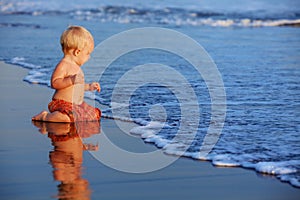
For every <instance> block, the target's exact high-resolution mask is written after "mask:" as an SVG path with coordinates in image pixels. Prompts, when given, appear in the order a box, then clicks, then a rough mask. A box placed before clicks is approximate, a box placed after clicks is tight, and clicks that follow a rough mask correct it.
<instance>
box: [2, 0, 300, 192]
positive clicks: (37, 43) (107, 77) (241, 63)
mask: <svg viewBox="0 0 300 200" xmlns="http://www.w3.org/2000/svg"><path fill="white" fill-rule="evenodd" d="M158 2H159V3H158ZM70 24H76V25H83V26H85V27H86V28H87V29H89V30H90V31H91V33H92V34H93V36H94V37H95V44H96V45H97V44H99V43H100V42H102V41H104V40H105V39H107V38H109V37H110V36H112V35H114V34H117V33H120V32H122V31H126V30H129V29H132V28H142V27H162V28H168V29H172V30H175V31H178V32H181V33H183V34H185V35H187V36H189V37H191V38H192V39H194V40H195V41H197V42H198V43H199V44H201V45H202V46H203V47H204V49H205V50H206V51H207V52H208V54H209V55H210V56H211V58H212V59H213V61H214V62H215V64H216V65H217V67H218V70H219V72H220V74H221V76H222V79H223V82H224V87H225V91H226V106H227V110H226V119H225V122H224V127H223V130H222V134H221V136H220V138H219V140H218V142H217V144H216V145H215V146H214V148H213V150H212V151H211V152H210V153H209V154H208V155H206V156H205V157H199V151H200V148H201V144H202V142H203V139H204V137H205V135H206V133H207V129H208V127H209V124H210V123H211V122H210V117H211V99H210V94H209V91H208V89H207V86H206V83H205V81H204V80H203V79H202V77H201V76H199V75H197V74H196V73H195V70H194V69H193V67H192V66H191V64H190V63H188V62H187V61H186V60H185V59H183V58H181V57H179V56H177V55H174V54H172V53H170V52H165V51H161V50H155V49H143V50H139V51H134V52H130V53H128V54H126V55H123V56H121V57H120V58H118V59H117V60H115V61H114V62H112V63H111V65H110V66H109V67H108V68H107V69H106V70H105V72H104V73H103V74H102V76H101V78H100V76H99V74H97V68H96V67H95V68H89V67H87V66H83V70H84V71H85V74H86V80H87V81H99V82H100V84H101V87H102V91H101V93H96V94H95V95H94V94H91V93H87V97H88V98H93V99H96V100H97V101H99V103H100V104H103V105H105V106H106V107H107V109H104V110H103V115H104V116H105V117H110V118H114V119H120V120H127V121H132V122H135V123H136V124H137V125H139V126H140V127H138V128H135V129H134V130H132V134H134V135H140V137H141V138H142V139H144V141H145V142H149V143H153V144H154V145H156V146H157V147H159V148H163V149H164V151H165V152H166V153H169V154H174V155H177V154H181V153H182V148H183V147H184V148H186V149H187V151H186V152H185V153H184V156H186V157H190V158H193V159H201V160H209V161H211V162H212V163H213V164H214V165H216V166H229V167H244V168H249V169H253V170H256V171H257V172H259V173H263V174H269V175H274V176H277V177H278V178H279V179H280V180H281V181H283V182H288V183H290V184H291V185H292V186H294V187H300V78H299V77H300V64H299V63H300V39H299V38H300V28H299V26H300V2H299V1H296V0H286V1H279V0H275V1H274V0H261V1H258V0H254V1H242V0H224V1H217V0H210V1H209V0H204V1H196V0H187V1H171V0H162V1H153V0H150V1H138V0H135V1H128V2H126V3H125V2H123V1H121V0H113V1H97V0H93V1H92V0H88V1H84V2H83V1H78V0H75V1H72V2H69V1H59V0H55V1H47V2H44V1H33V0H25V1H19V0H11V1H7V0H4V1H3V0H1V1H0V34H1V38H0V41H1V42H0V52H1V54H0V59H1V60H3V61H5V62H7V63H12V64H16V65H19V66H21V67H24V68H28V69H29V72H28V75H27V76H26V77H24V81H26V82H28V83H31V84H40V85H44V86H47V87H49V79H50V76H51V72H52V70H53V68H54V67H55V65H56V64H57V62H58V61H59V59H60V58H61V57H62V53H61V49H60V45H59V37H60V34H61V33H62V31H63V30H64V29H65V28H66V27H67V26H68V25H70ZM92 56H93V55H92ZM147 63H159V64H163V65H167V66H170V67H171V68H173V69H175V70H176V71H177V72H178V73H180V74H182V75H183V76H184V77H185V78H186V79H187V80H188V81H189V83H190V87H192V88H193V90H194V92H195V94H196V95H197V98H198V103H199V109H200V111H201V112H200V121H199V125H198V129H197V133H196V136H195V138H194V139H193V142H191V143H190V141H189V140H190V138H189V137H188V136H186V138H185V137H180V140H176V137H175V136H176V133H177V131H178V130H179V128H180V126H182V125H183V124H184V121H181V113H180V106H184V105H181V104H180V103H179V101H178V99H176V96H175V95H174V93H173V92H172V91H170V89H169V88H167V87H163V86H161V85H159V84H155V83H148V84H145V85H142V86H141V87H139V88H137V89H136V90H135V91H134V93H133V94H132V96H131V99H130V105H129V106H128V107H127V110H129V113H130V116H126V115H125V114H124V115H122V113H121V114H120V113H119V115H113V113H112V110H111V106H112V104H114V103H118V102H112V96H113V92H114V87H115V85H116V83H117V81H118V80H119V79H120V78H121V77H122V75H124V74H125V73H126V72H128V71H130V70H131V69H132V68H133V67H134V66H139V65H143V64H147ZM87 65H88V64H87ZM132 87H135V86H134V85H130V82H128V85H124V88H132ZM174 87H176V82H174ZM124 93H126V89H125V90H124ZM124 93H122V92H120V93H119V94H114V95H117V96H118V97H119V98H120V99H122V98H124V97H125V96H126V95H127V94H124ZM187 99H188V98H187ZM121 107H122V106H121ZM153 107H155V109H153ZM149 113H150V114H149ZM150 122H151V123H150ZM186 127H187V129H188V127H189V126H186ZM187 131H189V130H187ZM174 138H175V139H174ZM168 144H176V145H168ZM187 144H189V146H188V147H186V146H185V145H187ZM169 147H170V148H169Z"/></svg>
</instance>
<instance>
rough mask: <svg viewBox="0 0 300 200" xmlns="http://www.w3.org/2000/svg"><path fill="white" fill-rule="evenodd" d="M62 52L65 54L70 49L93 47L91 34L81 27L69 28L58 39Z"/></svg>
mask: <svg viewBox="0 0 300 200" xmlns="http://www.w3.org/2000/svg"><path fill="white" fill-rule="evenodd" d="M60 44H61V48H62V51H63V52H64V53H66V52H67V51H68V50H70V49H80V50H82V49H83V48H86V47H92V48H93V47H94V39H93V36H92V34H91V33H90V32H89V31H88V30H87V29H85V28H84V27H82V26H69V27H68V28H67V29H66V30H65V31H64V32H63V33H62V35H61V37H60Z"/></svg>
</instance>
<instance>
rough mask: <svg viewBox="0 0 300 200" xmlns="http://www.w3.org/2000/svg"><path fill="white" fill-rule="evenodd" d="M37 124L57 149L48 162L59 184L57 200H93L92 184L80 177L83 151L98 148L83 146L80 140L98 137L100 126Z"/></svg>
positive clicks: (88, 124) (87, 124)
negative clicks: (91, 197) (96, 135)
mask: <svg viewBox="0 0 300 200" xmlns="http://www.w3.org/2000/svg"><path fill="white" fill-rule="evenodd" d="M34 124H35V125H36V126H37V127H39V128H40V132H41V133H43V134H45V133H48V137H49V138H50V139H51V141H52V145H53V147H54V150H53V151H50V153H49V158H50V163H51V165H52V167H53V177H54V179H55V180H57V181H60V184H59V185H58V186H57V187H58V196H57V197H58V199H90V194H91V190H90V189H89V183H88V181H87V180H85V179H83V178H82V176H81V175H82V162H83V151H84V150H98V146H97V145H93V144H88V145H84V144H83V143H82V140H81V137H82V136H84V137H88V136H91V135H93V134H97V133H99V132H100V123H99V122H88V123H84V124H83V123H82V124H81V123H76V124H73V123H45V122H34ZM87 127H88V128H87Z"/></svg>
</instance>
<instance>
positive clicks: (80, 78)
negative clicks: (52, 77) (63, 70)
mask: <svg viewBox="0 0 300 200" xmlns="http://www.w3.org/2000/svg"><path fill="white" fill-rule="evenodd" d="M70 78H71V80H72V83H73V84H82V83H84V76H83V75H82V74H75V75H73V76H70Z"/></svg>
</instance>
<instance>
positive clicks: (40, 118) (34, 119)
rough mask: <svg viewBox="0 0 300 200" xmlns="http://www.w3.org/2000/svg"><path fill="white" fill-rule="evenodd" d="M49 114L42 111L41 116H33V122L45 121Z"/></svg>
mask: <svg viewBox="0 0 300 200" xmlns="http://www.w3.org/2000/svg"><path fill="white" fill-rule="evenodd" d="M47 114H48V112H47V111H45V110H44V111H42V112H40V113H39V114H37V115H35V116H33V117H32V118H31V119H32V121H45V118H46V116H47Z"/></svg>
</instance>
